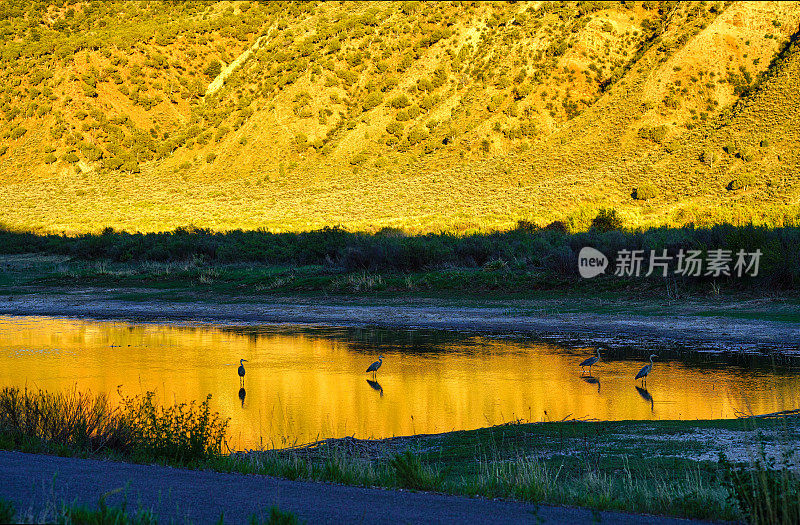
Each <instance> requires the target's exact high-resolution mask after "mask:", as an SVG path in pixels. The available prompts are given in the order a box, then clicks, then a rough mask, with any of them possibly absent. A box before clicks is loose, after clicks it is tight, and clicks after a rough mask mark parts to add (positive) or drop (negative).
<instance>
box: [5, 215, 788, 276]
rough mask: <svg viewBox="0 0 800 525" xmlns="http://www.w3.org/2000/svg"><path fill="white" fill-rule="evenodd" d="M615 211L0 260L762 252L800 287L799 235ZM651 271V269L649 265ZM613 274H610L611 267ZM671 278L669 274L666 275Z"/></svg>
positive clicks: (450, 260)
mask: <svg viewBox="0 0 800 525" xmlns="http://www.w3.org/2000/svg"><path fill="white" fill-rule="evenodd" d="M620 228H621V222H620V221H619V218H618V217H617V216H616V214H615V213H614V212H613V210H603V211H602V212H601V213H600V214H599V215H598V216H597V217H596V218H595V219H594V221H593V226H592V229H591V230H590V231H588V232H583V233H569V232H568V231H567V228H566V226H565V225H564V224H563V223H559V222H556V223H553V224H551V225H549V226H548V227H546V228H537V227H535V226H534V225H532V224H531V223H527V222H524V221H523V222H520V224H519V226H518V227H517V228H516V229H514V230H510V231H506V232H494V233H481V234H471V235H456V234H451V233H438V234H427V235H417V236H406V235H404V234H403V233H402V232H400V231H398V230H392V229H384V230H381V231H379V232H378V233H375V234H367V233H359V232H348V231H346V230H344V229H341V228H323V229H321V230H316V231H310V232H305V233H270V232H266V231H241V230H234V231H229V232H224V233H219V232H217V233H215V232H212V231H210V230H206V229H177V230H175V231H173V232H165V233H146V234H143V233H126V232H115V231H113V230H111V229H106V230H105V231H104V232H103V233H101V234H84V235H79V236H75V237H70V236H66V235H37V234H34V233H17V232H11V231H6V230H0V253H6V254H12V253H30V252H38V253H49V254H61V255H68V256H72V257H76V258H80V259H105V260H111V261H119V262H126V261H180V260H187V259H193V258H195V259H201V260H204V261H206V262H224V263H230V262H257V263H264V264H275V265H292V266H302V265H326V266H330V267H337V268H340V269H344V270H347V271H360V270H369V271H388V272H414V271H422V270H431V269H441V268H451V267H459V268H477V267H483V266H484V265H487V264H488V263H491V262H493V261H503V265H502V266H503V267H508V268H512V269H516V270H522V271H540V270H541V271H547V272H551V273H553V274H555V275H558V276H561V277H565V278H573V277H576V276H577V254H578V252H579V251H580V250H581V248H583V247H585V246H591V247H593V248H596V249H598V250H600V251H601V252H603V253H605V254H606V255H607V256H608V257H609V259H610V260H611V264H612V265H613V264H614V256H615V254H616V253H618V252H619V251H620V250H645V255H649V252H650V250H655V251H657V252H658V254H661V251H662V250H664V249H666V250H667V252H668V254H669V255H672V256H673V257H674V256H675V255H676V254H677V253H678V251H679V250H681V249H682V250H702V251H703V252H705V253H707V251H708V250H713V249H725V250H733V252H734V254H735V253H736V251H738V250H740V249H743V250H745V251H746V252H748V253H751V252H754V251H755V250H756V249H759V250H761V252H762V254H763V255H762V256H761V260H760V265H759V276H758V279H754V280H751V281H750V282H759V283H764V282H765V281H766V282H767V283H768V284H769V285H771V286H779V287H781V288H796V287H798V286H800V228H793V227H784V228H774V229H770V228H767V227H762V226H752V225H751V226H733V225H729V224H723V225H716V226H712V227H708V228H696V227H694V226H693V225H690V226H685V227H682V228H667V227H660V228H653V229H649V230H646V231H623V230H621V229H620ZM645 263H647V260H646V261H645ZM612 268H613V266H612ZM670 274H671V273H670Z"/></svg>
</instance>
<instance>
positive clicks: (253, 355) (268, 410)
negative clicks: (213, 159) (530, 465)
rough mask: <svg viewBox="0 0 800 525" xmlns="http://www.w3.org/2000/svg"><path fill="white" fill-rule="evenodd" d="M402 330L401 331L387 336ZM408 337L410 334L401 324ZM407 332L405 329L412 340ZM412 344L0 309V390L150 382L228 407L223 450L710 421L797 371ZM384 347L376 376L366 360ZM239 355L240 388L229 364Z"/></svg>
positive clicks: (783, 395)
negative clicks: (506, 429)
mask: <svg viewBox="0 0 800 525" xmlns="http://www.w3.org/2000/svg"><path fill="white" fill-rule="evenodd" d="M399 333H400V334H401V335H402V334H403V332H399ZM405 334H406V335H408V334H409V333H408V332H406V333H405ZM414 337H417V336H414ZM417 339H421V342H419V344H417V343H415V344H411V345H409V344H395V343H391V342H388V340H387V342H386V343H384V344H381V343H378V342H370V341H367V342H365V341H364V340H363V339H358V338H354V337H351V336H348V332H347V331H346V330H339V331H336V330H332V329H329V328H328V329H321V330H318V331H314V330H313V329H308V328H304V329H298V330H294V331H293V330H291V329H289V328H287V327H261V328H259V329H257V330H256V329H248V328H242V329H237V328H227V329H226V328H222V327H217V326H206V325H202V326H198V325H190V326H187V325H179V324H139V323H128V322H119V321H93V320H73V319H51V318H43V317H10V316H0V381H2V383H1V384H2V385H3V386H19V387H25V386H27V387H29V388H31V387H32V388H43V389H45V390H50V391H59V390H65V389H70V388H73V387H77V388H78V389H79V390H87V389H88V390H91V391H92V392H106V393H108V394H109V397H110V398H111V399H112V400H115V399H118V396H117V395H116V393H115V392H116V391H117V390H118V388H119V389H120V390H121V391H122V392H123V393H124V394H126V395H132V394H139V393H143V392H145V391H147V390H155V391H156V392H157V394H158V395H159V397H160V399H161V400H162V401H165V402H172V401H192V400H198V401H199V400H202V399H204V398H205V396H206V395H207V394H212V395H213V398H212V407H213V408H214V409H215V410H218V411H219V412H220V413H221V414H222V415H223V416H224V417H229V418H230V420H231V422H230V427H229V434H230V436H231V445H232V446H233V447H234V448H253V447H258V446H262V445H263V446H267V447H270V446H283V445H286V444H293V443H305V442H309V441H314V440H316V439H321V438H325V437H341V436H346V435H351V436H353V435H354V436H356V437H360V438H367V437H388V436H397V435H408V434H413V433H433V432H443V431H448V430H457V429H471V428H478V427H482V426H488V425H494V424H499V423H504V422H508V421H513V420H517V419H521V420H524V421H543V420H553V421H554V420H561V419H564V418H596V419H609V420H622V419H710V418H731V417H735V416H736V413H737V412H744V413H755V414H759V413H768V412H775V411H778V410H785V409H791V408H796V407H797V406H798V396H799V395H800V394H798V392H800V389H798V387H799V386H800V381H798V379H797V378H796V377H793V376H788V375H786V374H780V373H772V372H770V371H769V370H766V371H765V370H748V369H745V368H742V367H739V366H722V367H720V366H704V367H697V366H692V365H688V364H685V363H682V362H680V361H670V362H662V361H658V360H656V364H655V366H654V368H653V372H652V373H651V375H650V377H649V380H648V383H647V388H642V385H641V383H640V382H637V381H634V379H633V377H634V376H635V375H636V372H637V371H638V370H639V368H640V367H641V366H642V365H644V364H645V363H644V362H643V361H639V360H616V361H607V360H605V359H604V360H603V361H601V362H600V363H599V364H598V365H596V366H594V367H593V369H592V372H593V374H592V376H593V377H590V378H586V377H581V371H580V368H579V367H578V363H579V362H580V361H582V360H583V359H584V358H586V357H589V356H591V355H592V353H593V349H584V350H570V349H564V348H558V347H555V346H552V345H545V344H541V343H534V342H531V341H525V340H517V339H499V338H491V337H478V336H460V337H455V338H450V339H449V340H445V341H433V342H427V343H426V342H425V341H424V337H422V336H420V337H417ZM379 353H380V354H383V356H384V360H383V366H382V367H381V368H380V370H379V371H378V373H377V374H376V376H375V378H374V379H373V378H372V376H371V374H367V373H365V370H366V368H367V366H368V365H369V364H370V363H372V362H373V361H374V360H375V359H377V356H378V354H379ZM241 358H244V359H247V360H248V361H247V362H246V363H245V367H246V370H247V374H246V377H245V381H244V384H245V386H244V388H245V391H244V392H243V391H241V390H240V384H239V377H238V375H237V372H236V371H237V368H238V366H239V359H241Z"/></svg>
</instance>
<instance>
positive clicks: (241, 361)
mask: <svg viewBox="0 0 800 525" xmlns="http://www.w3.org/2000/svg"><path fill="white" fill-rule="evenodd" d="M246 362H247V359H239V381H240V382H241V383H242V384H244V363H246Z"/></svg>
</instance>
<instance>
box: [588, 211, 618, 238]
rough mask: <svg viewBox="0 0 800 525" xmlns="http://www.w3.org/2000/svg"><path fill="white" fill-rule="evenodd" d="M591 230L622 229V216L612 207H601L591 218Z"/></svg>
mask: <svg viewBox="0 0 800 525" xmlns="http://www.w3.org/2000/svg"><path fill="white" fill-rule="evenodd" d="M591 229H592V230H595V231H598V232H601V233H603V232H610V231H614V230H621V229H622V218H621V217H620V216H619V215H618V214H617V210H615V209H614V208H602V209H601V210H600V211H599V212H598V213H597V216H596V217H595V218H594V219H592V226H591Z"/></svg>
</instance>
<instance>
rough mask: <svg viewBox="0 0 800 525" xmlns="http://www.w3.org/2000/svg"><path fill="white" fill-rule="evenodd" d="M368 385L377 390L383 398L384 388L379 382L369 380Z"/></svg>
mask: <svg viewBox="0 0 800 525" xmlns="http://www.w3.org/2000/svg"><path fill="white" fill-rule="evenodd" d="M367 384H368V385H369V386H371V387H372V389H373V390H377V391H378V392H380V393H381V397H383V387H382V386H381V384H380V383H378V382H377V381H373V380H372V379H367Z"/></svg>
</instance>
